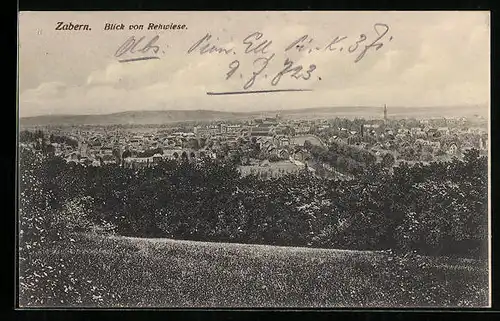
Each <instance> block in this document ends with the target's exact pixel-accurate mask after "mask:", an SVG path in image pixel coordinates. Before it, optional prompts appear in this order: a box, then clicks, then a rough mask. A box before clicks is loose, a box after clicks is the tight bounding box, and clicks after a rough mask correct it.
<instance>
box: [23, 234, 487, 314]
mask: <svg viewBox="0 0 500 321" xmlns="http://www.w3.org/2000/svg"><path fill="white" fill-rule="evenodd" d="M66 243H67V244H66ZM31 260H46V261H47V260H48V262H57V263H58V264H59V265H58V266H57V267H56V270H57V269H59V272H53V274H52V275H53V277H52V278H51V279H50V280H46V282H45V283H44V284H45V287H43V289H45V290H43V289H42V290H38V292H37V291H33V293H34V295H35V296H36V295H38V296H41V297H43V300H45V301H43V304H42V305H45V306H47V305H49V306H65V305H71V306H91V305H96V304H97V305H99V306H102V307H133V306H140V307H173V306H179V307H389V306H396V307H416V306H424V307H432V306H486V305H488V273H487V265H486V263H484V262H477V261H472V260H464V259H451V258H429V257H418V256H413V257H411V258H403V257H398V256H395V255H392V254H386V253H381V252H368V251H342V250H326V249H310V248H293V247H275V246H263V245H243V244H228V243H207V242H194V241H177V240H169V239H141V238H126V237H121V236H97V235H80V236H78V237H77V236H75V238H74V239H73V240H72V242H64V243H60V244H59V245H56V246H53V247H51V248H48V249H46V250H45V251H43V252H38V253H34V254H33V256H32V257H31ZM47 264H48V263H47ZM50 264H52V263H50ZM51 268H52V267H51ZM22 269H23V266H21V271H22ZM51 271H53V270H51ZM21 273H23V272H21ZM47 281H50V282H48V283H47ZM25 282H27V281H25ZM36 282H40V281H36ZM64 282H66V283H69V284H70V285H71V286H67V285H66V284H62V283H64ZM75 288H76V289H77V290H75ZM58 289H59V290H58ZM68 289H70V291H69V292H68ZM49 290H50V291H49ZM40 291H42V292H43V291H49V292H50V293H41V292H40ZM63 291H64V292H63ZM71 291H73V292H71ZM68 293H69V294H68ZM75 293H76V294H75ZM91 294H92V295H91ZM27 296H28V295H27ZM31 300H34V299H33V297H31V296H29V297H21V298H20V304H21V305H22V306H32V305H36V304H33V302H32V301H31Z"/></svg>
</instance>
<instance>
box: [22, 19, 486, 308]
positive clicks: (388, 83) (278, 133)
mask: <svg viewBox="0 0 500 321" xmlns="http://www.w3.org/2000/svg"><path fill="white" fill-rule="evenodd" d="M489 22H490V13H489V12H486V11H484V12H481V11H474V12H466V11H463V12H446V11H439V12H397V11H391V12H383V11H372V12H362V11H357V12H333V11H331V12H328V11H322V12H313V11H303V12H300V11H295V12H278V11H274V12H265V11H261V12H230V11H220V12H215V11H214V12H20V13H19V29H18V33H19V45H18V48H19V53H18V54H19V60H18V75H19V78H18V85H19V87H18V88H19V91H18V93H19V96H18V113H19V114H18V115H19V136H18V150H19V152H18V164H19V167H18V182H19V198H18V214H17V215H18V227H19V228H18V240H19V248H18V303H19V307H21V308H30V307H51V308H53V307H58V308H75V307H78V308H81V307H104V308H116V307H132V308H147V307H155V308H171V307H184V308H187V307H204V308H213V307H217V308H263V307H272V308H277V309H280V308H324V307H326V308H345V307H354V308H374V307H385V308H414V307H431V308H442V307H489V306H490V305H491V302H490V234H491V233H490V232H491V228H490V224H489V217H490V213H489V152H490V137H489V108H490V24H489Z"/></svg>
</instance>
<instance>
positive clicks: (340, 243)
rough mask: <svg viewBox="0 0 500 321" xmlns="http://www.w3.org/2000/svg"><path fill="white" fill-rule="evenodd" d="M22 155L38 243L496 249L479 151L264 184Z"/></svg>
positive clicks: (29, 224) (27, 223)
mask: <svg viewBox="0 0 500 321" xmlns="http://www.w3.org/2000/svg"><path fill="white" fill-rule="evenodd" d="M20 160H21V162H22V167H21V168H22V171H21V197H20V201H21V204H20V224H21V233H22V234H21V235H22V239H24V240H29V241H30V242H35V243H36V242H38V241H37V240H43V241H45V240H50V239H54V238H55V239H57V238H58V237H64V236H63V234H64V233H68V232H72V231H78V230H89V229H94V230H95V229H98V228H101V229H105V230H112V231H116V232H117V233H119V234H121V235H129V236H139V237H169V238H179V239H190V240H211V241H228V242H242V243H260V244H275V245H295V246H313V247H327V248H349V249H394V250H398V251H418V252H419V253H421V254H431V255H460V256H476V257H477V256H482V255H485V254H486V246H487V234H488V233H487V228H488V217H487V206H488V195H487V189H488V184H487V178H488V176H487V160H486V158H485V157H480V156H479V153H478V152H477V151H470V152H468V154H466V156H465V157H464V159H463V160H458V159H455V160H453V161H451V162H446V163H431V164H430V165H425V166H424V165H422V164H416V165H412V166H410V165H407V164H402V165H400V166H398V167H395V168H394V169H393V170H392V171H389V170H388V169H387V168H386V167H384V164H382V163H380V164H374V165H373V166H371V167H369V168H368V169H367V170H365V171H363V172H361V173H359V174H358V176H357V178H356V179H354V180H350V181H334V180H326V179H321V178H317V177H315V176H314V175H312V174H310V173H308V171H307V170H304V171H302V172H300V173H298V174H289V175H286V176H282V177H277V178H270V179H267V180H265V181H263V180H261V179H259V178H258V177H256V176H255V175H249V176H245V177H241V176H240V174H239V172H238V171H237V168H236V166H234V165H233V164H232V163H230V162H227V161H226V162H223V161H218V160H217V161H213V160H208V159H207V160H205V161H201V162H198V163H189V162H182V163H178V162H173V161H172V162H170V161H168V162H164V163H161V164H159V165H158V166H155V167H151V168H144V169H141V170H133V169H128V168H122V167H118V166H115V165H105V166H102V167H84V166H81V165H77V164H71V163H66V162H65V161H64V160H62V159H60V158H57V157H47V156H43V155H41V154H36V152H33V151H31V150H28V149H23V150H22V151H21V156H20ZM23 244H26V245H28V246H30V247H31V246H36V245H37V244H31V243H23ZM21 254H22V253H21Z"/></svg>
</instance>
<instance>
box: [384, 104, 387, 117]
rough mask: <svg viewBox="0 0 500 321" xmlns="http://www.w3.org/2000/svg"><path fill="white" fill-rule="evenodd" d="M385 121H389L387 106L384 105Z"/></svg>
mask: <svg viewBox="0 0 500 321" xmlns="http://www.w3.org/2000/svg"><path fill="white" fill-rule="evenodd" d="M384 121H387V105H385V104H384Z"/></svg>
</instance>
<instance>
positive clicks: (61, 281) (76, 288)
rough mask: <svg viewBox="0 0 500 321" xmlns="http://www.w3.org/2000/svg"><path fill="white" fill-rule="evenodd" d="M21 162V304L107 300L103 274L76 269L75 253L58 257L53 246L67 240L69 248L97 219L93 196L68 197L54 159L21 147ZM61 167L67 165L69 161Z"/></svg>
mask: <svg viewBox="0 0 500 321" xmlns="http://www.w3.org/2000/svg"><path fill="white" fill-rule="evenodd" d="M19 162H20V168H21V170H20V175H19V176H20V177H19V180H20V184H19V191H20V197H19V301H20V304H21V305H24V306H26V305H29V306H40V305H44V306H57V305H66V304H76V305H78V304H87V305H100V304H103V303H104V302H106V299H107V295H108V294H109V293H108V292H105V287H104V286H103V285H99V284H100V283H101V282H102V280H100V279H99V277H98V276H94V277H93V278H89V277H79V276H77V275H75V273H74V271H75V270H76V268H75V266H71V264H72V262H73V258H72V257H71V256H70V257H64V258H58V257H56V256H54V255H53V253H52V252H51V251H52V250H53V248H54V247H57V246H58V245H59V244H66V245H65V251H66V250H70V248H71V244H72V243H74V242H76V241H77V240H76V239H77V236H75V235H74V234H73V232H77V231H85V230H88V228H89V227H90V226H91V225H92V224H91V223H90V221H89V220H88V218H87V217H86V211H88V210H89V209H90V208H91V206H90V205H91V204H92V203H91V199H90V198H89V197H86V198H80V199H74V200H65V197H66V196H69V195H63V194H62V193H61V192H59V191H58V189H57V188H56V186H55V185H54V184H55V183H54V181H53V180H54V179H55V178H57V175H56V172H54V171H53V170H54V169H55V168H56V167H55V166H53V165H56V164H57V163H55V162H54V160H53V159H49V158H47V157H45V156H44V155H42V154H41V153H37V152H32V151H29V150H26V149H22V150H21V151H20V157H19ZM59 170H61V171H64V167H59ZM58 183H59V184H64V182H62V181H59V182H58ZM61 202H62V204H61ZM106 293H108V294H106ZM109 295H113V296H114V297H115V296H117V295H116V294H109ZM109 299H110V300H111V297H110V298H109Z"/></svg>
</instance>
